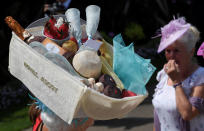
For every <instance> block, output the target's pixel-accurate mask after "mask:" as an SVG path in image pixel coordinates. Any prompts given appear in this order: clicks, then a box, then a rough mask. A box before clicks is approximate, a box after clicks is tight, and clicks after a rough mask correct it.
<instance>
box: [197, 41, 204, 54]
mask: <svg viewBox="0 0 204 131" xmlns="http://www.w3.org/2000/svg"><path fill="white" fill-rule="evenodd" d="M197 55H198V56H203V55H204V42H203V43H202V45H201V46H200V48H199V49H198V52H197Z"/></svg>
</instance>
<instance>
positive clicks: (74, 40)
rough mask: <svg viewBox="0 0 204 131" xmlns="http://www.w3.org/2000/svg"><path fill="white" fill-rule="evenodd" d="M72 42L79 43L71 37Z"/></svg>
mask: <svg viewBox="0 0 204 131" xmlns="http://www.w3.org/2000/svg"><path fill="white" fill-rule="evenodd" d="M70 40H72V41H74V42H75V43H78V42H77V40H76V39H75V38H74V37H71V38H70Z"/></svg>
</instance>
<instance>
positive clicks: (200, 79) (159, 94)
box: [152, 67, 204, 131]
mask: <svg viewBox="0 0 204 131" xmlns="http://www.w3.org/2000/svg"><path fill="white" fill-rule="evenodd" d="M157 80H158V81H159V83H158V84H157V86H156V89H155V93H154V95H153V100H152V103H153V106H154V110H155V112H156V113H157V115H158V118H159V122H160V124H161V125H160V129H161V131H180V127H181V126H180V123H179V120H180V113H179V112H178V110H177V108H176V96H175V89H174V88H173V86H169V85H168V84H167V80H168V75H167V74H166V73H165V71H164V70H163V69H162V70H161V71H160V72H158V74H157ZM203 83H204V68H203V67H199V68H198V69H197V70H196V71H195V72H194V73H193V74H192V75H191V76H189V77H188V78H187V79H185V80H184V81H183V82H182V88H183V89H184V92H185V94H186V96H187V97H188V98H189V96H190V93H191V89H192V87H195V86H198V85H201V84H203ZM190 130H191V131H204V114H202V113H201V114H200V115H198V116H197V117H195V118H193V119H192V120H191V121H190Z"/></svg>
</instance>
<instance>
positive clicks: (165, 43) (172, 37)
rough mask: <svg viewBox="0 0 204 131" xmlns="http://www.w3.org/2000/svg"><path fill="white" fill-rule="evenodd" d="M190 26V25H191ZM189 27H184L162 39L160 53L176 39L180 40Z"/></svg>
mask: <svg viewBox="0 0 204 131" xmlns="http://www.w3.org/2000/svg"><path fill="white" fill-rule="evenodd" d="M189 27H190V26H189ZM188 29H189V28H183V29H182V30H179V31H177V32H175V33H173V34H171V35H170V36H169V37H168V38H166V39H165V40H163V41H161V42H160V44H159V48H158V50H157V52H158V53H160V52H162V51H163V50H164V49H165V48H167V47H168V46H169V45H171V44H173V43H174V42H175V41H176V40H178V39H179V38H180V37H181V36H182V35H183V34H184V33H185V32H186V31H187V30H188Z"/></svg>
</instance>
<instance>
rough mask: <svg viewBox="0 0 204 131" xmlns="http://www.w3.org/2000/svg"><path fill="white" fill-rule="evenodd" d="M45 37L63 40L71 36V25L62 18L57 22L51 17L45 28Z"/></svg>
mask: <svg viewBox="0 0 204 131" xmlns="http://www.w3.org/2000/svg"><path fill="white" fill-rule="evenodd" d="M43 33H44V35H45V36H47V37H49V38H52V39H57V40H62V39H65V38H67V37H68V35H69V25H68V23H66V22H65V21H64V19H63V18H62V17H59V18H58V19H57V20H56V19H55V18H54V17H53V16H51V17H50V19H49V20H48V21H47V22H46V24H45V26H44V31H43Z"/></svg>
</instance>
